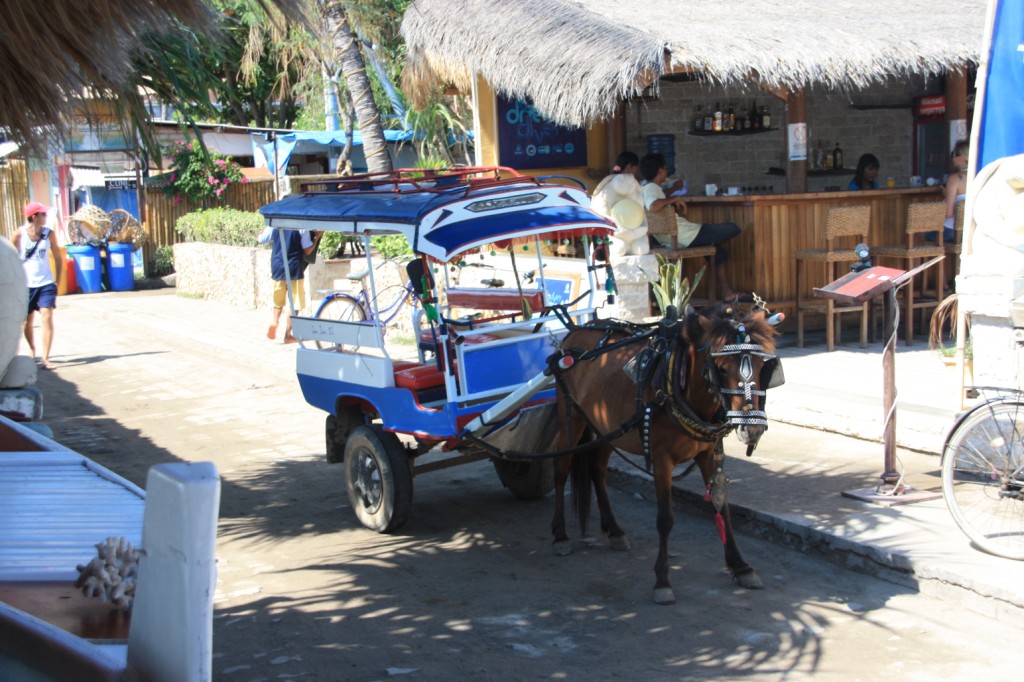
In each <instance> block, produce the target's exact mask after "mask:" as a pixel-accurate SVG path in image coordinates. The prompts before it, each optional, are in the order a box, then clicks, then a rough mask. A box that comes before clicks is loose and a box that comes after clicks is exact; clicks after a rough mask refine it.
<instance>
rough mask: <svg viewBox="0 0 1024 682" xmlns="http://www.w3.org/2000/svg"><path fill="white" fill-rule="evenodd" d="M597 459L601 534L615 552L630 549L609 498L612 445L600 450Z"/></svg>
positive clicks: (596, 472)
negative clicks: (609, 465)
mask: <svg viewBox="0 0 1024 682" xmlns="http://www.w3.org/2000/svg"><path fill="white" fill-rule="evenodd" d="M595 456H596V457H597V460H596V462H597V470H596V471H595V472H594V493H595V496H596V497H597V508H598V509H599V510H600V512H601V532H602V533H604V534H605V536H606V537H607V538H608V545H609V546H610V547H611V548H612V549H615V550H619V551H625V550H627V549H629V538H628V537H626V531H624V530H622V528H621V527H620V526H619V522H618V521H616V520H615V515H614V514H613V513H612V503H611V500H610V499H609V498H608V461H609V460H610V459H611V458H612V448H611V446H610V445H608V446H603V447H602V448H600V449H599V450H598V452H597V454H596V455H595Z"/></svg>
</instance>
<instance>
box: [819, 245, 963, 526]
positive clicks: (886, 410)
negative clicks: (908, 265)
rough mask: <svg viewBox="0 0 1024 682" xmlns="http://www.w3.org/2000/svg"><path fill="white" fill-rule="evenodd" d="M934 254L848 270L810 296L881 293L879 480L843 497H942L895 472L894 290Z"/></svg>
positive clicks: (850, 298)
mask: <svg viewBox="0 0 1024 682" xmlns="http://www.w3.org/2000/svg"><path fill="white" fill-rule="evenodd" d="M943 258H944V256H938V257H936V258H933V259H932V260H930V261H928V262H926V263H922V264H921V265H919V266H917V267H916V268H914V269H913V270H909V271H906V270H898V269H896V268H883V267H872V268H867V269H864V270H861V271H859V272H851V273H849V274H847V275H844V276H842V277H840V278H839V279H837V280H836V281H834V282H832V283H831V284H828V285H827V286H824V287H820V288H815V289H814V295H815V296H817V297H818V298H832V299H835V300H837V301H840V302H842V303H845V304H847V305H856V304H859V303H864V302H865V301H868V300H870V299H872V298H875V297H876V296H879V295H882V294H884V297H883V299H882V300H883V317H884V321H885V348H884V350H883V351H882V382H883V394H882V409H883V414H884V430H883V435H882V443H883V450H884V456H885V457H884V470H883V471H882V475H881V476H880V478H881V483H880V484H879V485H877V486H875V487H873V488H871V487H869V488H858V489H855V490H844V491H843V493H842V494H843V496H845V497H851V498H853V499H855V500H861V501H862V502H872V503H874V504H881V505H885V506H892V505H897V504H907V503H910V502H924V501H926V500H934V499H938V498H939V497H942V494H941V493H936V492H931V491H927V490H917V489H915V488H912V487H911V486H908V485H906V484H905V483H903V482H902V476H901V475H900V473H899V472H898V471H896V314H897V312H898V311H899V307H898V306H897V304H896V292H897V291H899V289H900V288H901V287H902V286H903V285H904V284H906V283H907V282H908V281H910V278H911V277H914V276H915V275H917V274H918V273H919V272H922V271H923V270H926V269H928V268H930V267H931V266H933V265H935V264H936V263H938V262H939V261H940V260H942V259H943Z"/></svg>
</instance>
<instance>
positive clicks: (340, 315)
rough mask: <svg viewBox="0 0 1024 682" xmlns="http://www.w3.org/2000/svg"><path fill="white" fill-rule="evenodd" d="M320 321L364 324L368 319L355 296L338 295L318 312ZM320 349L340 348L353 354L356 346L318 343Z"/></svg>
mask: <svg viewBox="0 0 1024 682" xmlns="http://www.w3.org/2000/svg"><path fill="white" fill-rule="evenodd" d="M316 317H317V319H319V320H337V321H341V322H362V321H363V320H365V319H366V311H365V310H363V306H362V305H360V304H359V301H358V300H356V298H354V297H353V296H349V295H348V294H337V295H336V296H334V297H333V298H331V299H329V300H328V301H327V302H326V303H324V304H323V307H322V308H320V309H319V310H317V311H316ZM316 347H317V348H320V349H325V348H326V349H329V348H339V350H343V351H346V352H353V351H355V349H356V348H357V347H356V346H338V345H337V344H333V343H325V342H322V341H317V342H316Z"/></svg>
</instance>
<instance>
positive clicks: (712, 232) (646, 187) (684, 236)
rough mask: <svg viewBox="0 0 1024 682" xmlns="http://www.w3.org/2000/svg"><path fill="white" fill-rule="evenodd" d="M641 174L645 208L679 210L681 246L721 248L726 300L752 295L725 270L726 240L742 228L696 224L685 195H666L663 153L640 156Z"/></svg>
mask: <svg viewBox="0 0 1024 682" xmlns="http://www.w3.org/2000/svg"><path fill="white" fill-rule="evenodd" d="M640 175H641V176H642V177H643V178H644V182H643V183H641V186H640V189H641V190H642V191H643V194H644V208H646V209H647V210H648V211H651V212H655V213H656V212H658V211H661V210H663V209H665V208H666V207H669V206H671V207H672V209H673V210H674V211H675V213H676V237H677V241H678V242H679V248H684V249H685V248H687V247H693V246H708V245H712V244H713V245H714V246H716V247H717V249H718V250H717V251H716V253H715V277H717V278H718V291H719V292H721V294H722V298H723V299H724V300H725V301H726V302H731V303H736V302H738V301H740V300H744V299H745V298H749V296H744V295H743V294H737V293H736V292H735V291H733V288H732V286H731V285H730V284H729V277H728V275H727V274H726V272H725V263H726V261H727V260H729V253H728V251H726V250H725V248H723V247H722V242H726V241H729V240H730V239H732V238H733V237H735V236H737V235H738V234H739V233H740V227H739V225H737V224H736V223H732V222H725V223H703V224H699V223H693V222H690V221H689V220H687V218H686V202H685V201H684V200H683V198H682V197H681V196H675V195H673V196H670V197H666V196H665V190H663V189H662V188H661V185H662V183H664V182H665V180H667V179H668V169H667V167H666V165H665V157H664V156H662V155H661V154H648V155H646V156H645V157H644V158H642V159H640Z"/></svg>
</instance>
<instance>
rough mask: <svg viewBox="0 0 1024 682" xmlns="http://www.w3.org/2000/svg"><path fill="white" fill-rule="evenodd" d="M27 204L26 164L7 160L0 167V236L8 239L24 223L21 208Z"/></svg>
mask: <svg viewBox="0 0 1024 682" xmlns="http://www.w3.org/2000/svg"><path fill="white" fill-rule="evenodd" d="M27 202H28V164H26V163H25V161H24V160H22V159H10V158H8V159H7V161H6V163H5V164H4V165H3V166H2V167H0V234H3V235H4V236H5V237H7V238H8V239H10V238H11V237H13V236H14V233H15V232H16V231H17V229H18V228H19V227H20V226H21V224H22V222H24V221H23V220H22V218H21V207H22V206H24V205H25V204H26V203H27Z"/></svg>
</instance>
